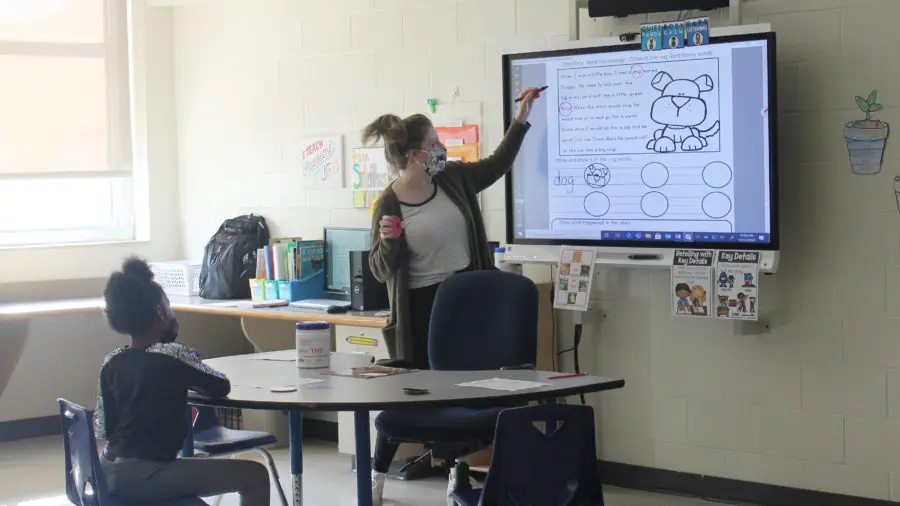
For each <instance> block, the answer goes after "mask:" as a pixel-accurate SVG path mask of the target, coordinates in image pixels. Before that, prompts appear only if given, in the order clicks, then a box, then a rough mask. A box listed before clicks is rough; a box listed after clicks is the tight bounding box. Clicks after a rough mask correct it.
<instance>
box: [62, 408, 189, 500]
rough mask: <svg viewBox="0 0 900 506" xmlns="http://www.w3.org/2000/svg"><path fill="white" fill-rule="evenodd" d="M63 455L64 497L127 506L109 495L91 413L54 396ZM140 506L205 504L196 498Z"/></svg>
mask: <svg viewBox="0 0 900 506" xmlns="http://www.w3.org/2000/svg"><path fill="white" fill-rule="evenodd" d="M58 401H59V413H60V417H61V418H62V434H63V444H64V446H65V452H66V454H65V458H66V497H68V498H69V502H71V503H72V504H74V505H75V506H128V505H127V504H126V503H124V502H122V501H120V500H118V499H116V498H114V497H112V496H110V495H109V489H108V488H107V486H106V478H105V477H104V476H103V469H102V468H101V467H100V456H99V455H98V453H97V440H96V439H95V438H94V430H93V427H92V420H93V418H94V415H93V412H91V411H90V410H88V409H86V408H83V407H81V406H79V405H77V404H73V403H71V402H69V401H67V400H65V399H58ZM141 506H206V503H205V502H203V500H201V499H200V498H199V497H185V498H181V499H176V500H173V501H168V502H165V503H155V504H148V503H141Z"/></svg>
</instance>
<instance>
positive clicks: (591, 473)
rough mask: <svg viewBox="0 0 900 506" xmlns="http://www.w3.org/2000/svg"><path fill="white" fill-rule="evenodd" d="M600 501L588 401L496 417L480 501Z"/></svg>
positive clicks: (494, 504) (484, 505)
mask: <svg viewBox="0 0 900 506" xmlns="http://www.w3.org/2000/svg"><path fill="white" fill-rule="evenodd" d="M511 504H517V505H537V504H540V505H542V506H569V505H573V506H574V505H582V504H591V505H596V506H602V505H603V492H602V489H601V487H600V477H599V475H598V474H597V453H596V450H595V448H594V410H593V408H591V407H590V406H581V405H562V404H542V405H539V406H525V407H521V408H512V409H506V410H504V411H502V412H501V413H500V416H499V418H498V419H497V432H496V434H495V436H494V451H493V457H492V459H491V467H490V470H489V471H488V476H487V481H485V484H484V490H483V492H482V496H481V506H501V505H504V506H505V505H511Z"/></svg>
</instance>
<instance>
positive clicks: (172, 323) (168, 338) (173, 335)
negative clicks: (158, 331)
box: [159, 318, 178, 343]
mask: <svg viewBox="0 0 900 506" xmlns="http://www.w3.org/2000/svg"><path fill="white" fill-rule="evenodd" d="M176 339H178V320H176V319H175V318H172V319H171V320H169V328H167V329H166V330H165V331H164V332H163V334H162V335H161V336H160V337H159V342H161V343H174V342H175V340H176Z"/></svg>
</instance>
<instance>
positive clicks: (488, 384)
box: [456, 378, 550, 392]
mask: <svg viewBox="0 0 900 506" xmlns="http://www.w3.org/2000/svg"><path fill="white" fill-rule="evenodd" d="M549 385H550V383H538V382H536V381H522V380H511V379H503V378H491V379H486V380H478V381H469V382H468V383H460V384H458V385H456V386H458V387H475V388H487V389H488V390H501V391H504V392H516V391H519V390H530V389H532V388H541V387H546V386H549Z"/></svg>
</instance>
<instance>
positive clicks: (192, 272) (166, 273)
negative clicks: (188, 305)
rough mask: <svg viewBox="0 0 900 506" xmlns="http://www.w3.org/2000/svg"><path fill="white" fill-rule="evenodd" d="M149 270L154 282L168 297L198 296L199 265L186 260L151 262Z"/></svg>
mask: <svg viewBox="0 0 900 506" xmlns="http://www.w3.org/2000/svg"><path fill="white" fill-rule="evenodd" d="M150 270H151V271H153V276H154V277H155V279H156V282H157V283H159V285H160V286H162V288H163V290H165V292H166V293H168V294H170V295H184V296H187V297H190V296H192V295H200V264H199V263H194V262H188V261H187V260H181V261H174V262H153V263H151V264H150Z"/></svg>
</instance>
